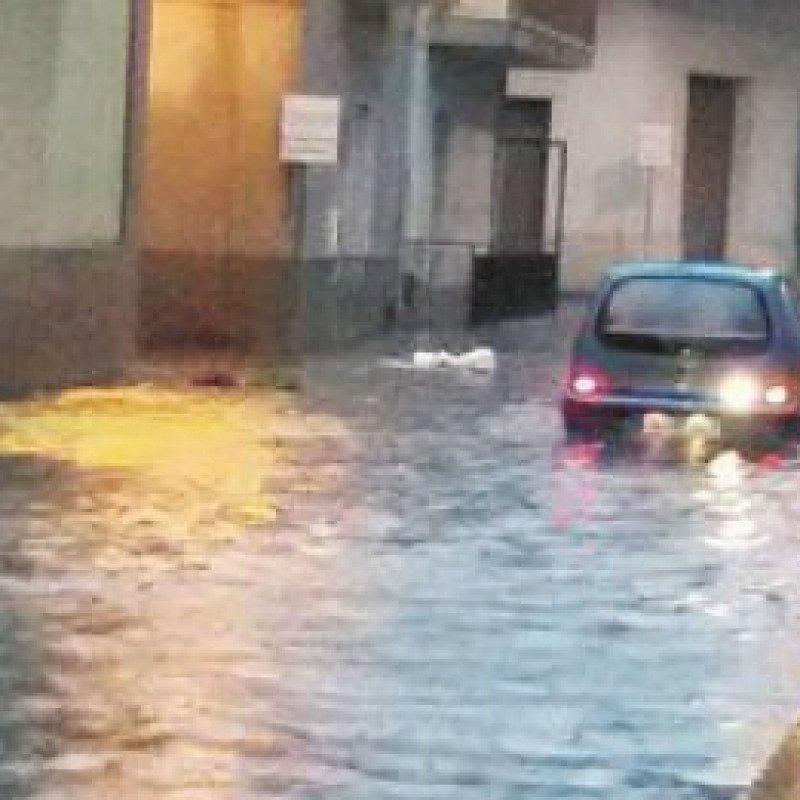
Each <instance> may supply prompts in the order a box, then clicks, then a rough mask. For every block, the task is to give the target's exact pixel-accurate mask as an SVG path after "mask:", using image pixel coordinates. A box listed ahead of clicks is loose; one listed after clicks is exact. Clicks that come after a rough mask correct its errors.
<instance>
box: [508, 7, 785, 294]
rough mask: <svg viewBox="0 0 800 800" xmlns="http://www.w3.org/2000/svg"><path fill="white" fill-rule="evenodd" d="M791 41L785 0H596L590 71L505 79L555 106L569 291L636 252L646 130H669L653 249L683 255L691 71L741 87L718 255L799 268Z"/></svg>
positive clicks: (641, 228) (515, 91)
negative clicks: (724, 232)
mask: <svg viewBox="0 0 800 800" xmlns="http://www.w3.org/2000/svg"><path fill="white" fill-rule="evenodd" d="M798 43H800V35H798V9H797V7H796V4H795V3H793V1H792V0H773V2H770V3H758V2H756V1H755V0H735V1H734V0H728V1H727V2H726V3H724V4H712V3H705V2H701V1H700V0H672V1H671V2H665V1H664V0H648V1H647V2H643V0H602V2H601V3H600V17H599V26H598V34H597V56H596V61H595V63H594V66H593V68H592V69H590V70H588V71H585V72H576V73H542V72H533V71H515V72H512V73H511V74H510V76H509V87H508V91H509V94H511V95H513V96H517V97H526V96H528V97H549V98H552V100H553V135H554V137H557V138H564V139H566V140H567V142H568V145H569V159H570V161H569V177H568V188H567V220H566V241H565V260H564V266H563V272H562V284H563V285H564V286H565V287H566V288H576V289H581V288H586V287H588V286H591V285H592V284H593V283H594V281H595V278H596V276H597V275H598V273H599V272H600V271H601V270H602V268H603V267H604V266H605V265H606V264H607V263H608V262H609V261H612V260H616V259H620V258H627V257H632V256H633V257H635V256H638V255H641V254H642V253H643V251H644V249H645V244H646V243H645V225H644V217H645V203H646V192H645V179H644V172H643V170H642V169H641V168H640V167H639V165H638V151H639V144H640V139H639V130H640V125H641V124H642V123H655V124H659V125H664V126H668V127H669V128H670V129H671V131H672V133H673V136H672V139H673V143H672V153H671V163H670V164H669V166H667V167H664V168H661V169H658V170H657V172H656V174H655V179H654V188H653V194H652V200H653V214H654V224H653V229H652V236H651V238H650V240H649V248H648V249H649V252H650V254H652V255H658V256H665V257H671V256H677V255H679V254H680V251H681V229H680V225H681V191H682V175H683V155H684V151H683V148H684V131H685V124H686V105H687V78H688V75H689V74H690V73H704V74H713V75H719V76H726V77H731V78H736V79H738V80H739V81H740V90H739V97H738V107H737V134H736V142H735V153H734V165H733V175H732V186H731V199H730V209H729V215H730V216H729V241H728V247H727V249H728V253H727V255H728V256H729V257H730V258H733V259H742V260H746V261H757V262H759V263H769V264H777V265H787V264H788V265H791V264H793V263H794V256H795V242H794V229H795V205H796V198H795V165H796V151H797V118H798V114H797V111H798V104H797V93H798V75H800V70H799V69H798V66H799V65H798V52H800V48H798V46H797V45H798Z"/></svg>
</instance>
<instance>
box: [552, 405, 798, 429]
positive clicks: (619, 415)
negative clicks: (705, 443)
mask: <svg viewBox="0 0 800 800" xmlns="http://www.w3.org/2000/svg"><path fill="white" fill-rule="evenodd" d="M561 413H562V418H563V421H564V426H565V428H566V429H567V431H568V432H574V433H586V434H597V435H603V434H606V433H613V432H615V431H619V430H620V429H623V430H625V431H631V430H632V431H639V430H641V429H642V427H643V422H644V419H645V417H646V416H647V415H648V414H662V415H665V416H666V417H669V418H671V419H675V420H687V419H689V418H690V417H705V418H708V419H710V420H714V421H715V422H717V423H718V427H719V430H720V431H721V436H722V437H724V438H730V439H740V438H742V437H747V438H750V439H754V438H756V439H757V438H760V437H773V436H776V435H777V436H780V437H791V436H796V435H797V434H798V430H799V429H800V418H798V416H797V412H796V410H795V409H793V408H792V409H774V410H773V409H769V410H765V411H762V410H759V411H757V412H754V413H750V414H730V413H728V412H726V410H725V409H724V408H723V407H722V406H721V404H720V403H718V402H714V401H713V400H698V399H694V398H681V397H660V398H650V397H611V398H600V399H594V400H591V401H582V400H576V399H575V398H571V397H565V398H564V399H563V400H562V403H561Z"/></svg>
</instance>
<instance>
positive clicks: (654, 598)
mask: <svg viewBox="0 0 800 800" xmlns="http://www.w3.org/2000/svg"><path fill="white" fill-rule="evenodd" d="M565 325H566V323H564V322H561V321H559V320H555V321H554V320H547V319H544V320H536V321H531V322H528V323H524V324H519V325H516V326H510V327H507V328H504V329H497V330H494V331H491V332H484V338H483V339H482V340H481V341H480V342H479V343H480V344H487V345H491V346H492V347H494V348H496V352H497V353H498V363H497V369H496V370H495V371H493V372H492V373H490V374H476V373H473V372H470V371H469V370H463V369H458V368H437V369H428V370H419V369H411V368H409V364H408V363H404V362H403V359H405V360H406V361H407V360H408V357H409V356H410V353H411V349H412V345H411V344H410V343H408V342H405V343H401V342H394V343H391V345H388V344H386V343H383V345H381V346H376V347H373V348H369V349H365V350H363V351H360V352H357V353H351V354H349V355H347V356H342V357H337V358H335V359H334V358H331V359H319V360H314V361H313V362H312V361H309V362H308V363H307V364H305V365H304V366H303V369H302V372H303V380H302V384H303V387H304V389H303V391H302V392H301V393H299V394H298V395H297V396H295V397H292V398H289V399H288V400H287V399H286V398H284V399H282V400H281V402H280V404H279V406H278V407H276V406H274V405H271V401H270V402H269V403H266V404H265V401H263V400H261V399H259V398H258V397H256V398H255V399H253V398H248V399H247V404H246V408H245V407H242V406H239V405H237V403H238V402H239V401H238V400H237V399H236V398H235V397H234V399H233V400H225V401H221V402H222V403H223V405H224V406H225V409H226V411H225V414H224V415H223V416H224V418H225V420H227V422H226V423H225V424H226V425H231V426H233V428H232V430H233V433H230V435H229V436H228V434H225V435H222V434H220V433H219V430H220V429H219V425H218V424H217V422H218V418H217V417H216V416H214V413H213V412H212V411H209V407H208V406H207V405H203V406H202V408H203V413H204V414H206V415H207V416H206V417H204V419H206V420H207V422H208V424H206V425H205V426H200V428H197V427H196V426H195V427H193V428H192V433H191V434H190V437H189V438H190V439H191V441H192V448H189V452H190V456H187V457H184V458H180V459H179V458H174V459H173V457H172V455H171V454H172V453H175V452H177V450H180V451H181V452H184V453H185V452H186V448H187V443H186V441H185V440H184V439H182V438H181V437H180V436H177V435H176V434H175V433H174V431H173V429H172V428H169V429H168V430H169V431H172V433H170V434H169V435H167V433H166V432H165V430H163V429H158V430H160V433H159V435H157V436H156V439H157V440H158V441H159V442H163V441H166V442H169V443H171V444H170V446H171V447H172V448H173V449H172V450H168V451H165V452H160V454H159V455H158V457H156V456H154V454H153V451H152V449H147V450H146V451H145V453H144V455H143V454H142V451H141V449H137V451H136V453H137V454H136V456H135V457H132V456H130V454H129V453H128V455H126V456H125V458H123V459H122V463H120V460H119V459H118V458H111V459H108V460H106V459H104V458H93V457H91V456H92V454H96V453H97V452H98V448H94V449H93V448H92V447H89V446H88V445H85V442H86V441H88V438H87V437H90V435H91V434H90V433H87V432H86V431H85V430H84V429H83V428H81V426H80V425H78V426H77V428H76V425H75V424H73V423H70V425H68V426H66V427H67V428H68V433H69V435H68V436H67V439H68V440H69V448H68V452H65V451H64V450H63V449H61V450H59V449H58V448H55V451H53V448H51V449H50V450H49V451H48V452H43V450H44V449H46V448H44V445H43V444H42V441H44V442H45V443H47V442H52V440H53V437H55V438H58V436H60V435H61V434H60V433H58V432H59V431H63V429H64V425H63V424H59V423H56V422H53V420H52V418H51V417H48V420H49V421H48V423H47V424H48V425H49V426H50V427H49V428H47V430H49V432H50V435H49V436H45V437H44V440H42V438H41V436H39V435H38V434H39V433H40V432H41V425H39V423H38V422H36V420H38V419H39V418H40V416H41V414H42V409H41V408H38V409H24V410H23V411H22V412H20V414H21V416H22V417H23V418H24V420H25V425H22V426H18V432H17V434H16V435H15V437H13V438H12V440H11V441H12V443H13V444H14V447H9V449H10V450H13V452H9V453H8V454H7V455H6V457H5V459H4V460H3V461H2V464H3V481H2V489H0V502H2V503H3V509H4V514H3V526H2V538H1V539H0V608H1V609H2V615H0V626H2V635H0V709H2V710H1V711H0V797H2V798H37V800H38V799H39V798H42V799H44V798H70V799H72V798H75V799H76V800H89V799H90V798H91V799H92V800H94V799H98V800H99V798H103V800H106V799H107V798H116V800H133V798H137V799H138V798H159V799H160V800H161V798H164V799H166V800H173V799H174V800H178V799H179V798H180V800H184V798H186V799H187V800H188V798H192V799H193V800H195V799H198V800H199V799H200V798H202V799H203V800H223V799H224V800H228V799H230V800H234V799H236V800H239V799H240V798H241V799H242V800H244V799H245V798H254V799H255V798H276V799H280V800H384V799H385V800H390V799H392V800H394V799H396V800H472V798H474V800H494V799H497V800H500V799H502V800H523V799H524V800H528V798H536V799H537V800H538V798H541V799H542V800H550V799H551V798H552V800H555V799H556V798H558V800H563V799H564V798H587V799H588V798H614V800H628V799H630V800H639V799H640V798H653V800H656V798H657V800H665V798H678V799H681V800H684V799H685V800H695V799H697V800H701V799H703V800H725V799H727V798H730V799H731V800H732V798H734V797H735V796H736V794H737V792H738V791H739V790H741V789H743V788H744V787H745V786H746V785H747V784H748V783H749V781H750V780H752V778H753V777H754V775H755V773H756V772H757V770H758V768H759V767H760V766H761V765H762V764H763V761H764V759H765V758H766V756H767V754H768V752H769V751H770V750H771V749H772V748H773V746H774V745H775V743H776V741H777V739H778V737H779V736H780V735H781V734H782V732H783V729H784V727H785V726H786V725H788V724H789V723H790V722H791V721H792V720H793V719H794V716H795V713H796V711H797V708H798V706H799V705H800V648H798V647H797V642H798V641H800V588H798V582H797V581H796V572H797V568H796V567H797V560H798V558H797V553H798V548H800V541H798V528H797V525H796V521H795V520H796V518H797V516H798V512H800V492H798V488H800V467H796V466H795V465H793V464H791V463H789V464H783V465H778V464H775V463H772V462H764V463H761V464H759V463H755V464H754V463H749V462H744V461H741V460H740V459H738V458H736V457H735V456H733V455H728V456H723V457H722V458H720V459H717V460H716V461H714V462H712V463H711V464H693V465H692V464H676V463H663V462H661V461H660V460H656V459H654V460H647V459H644V460H642V459H636V460H632V459H610V460H608V459H598V458H597V457H596V456H597V453H596V451H594V450H593V449H591V448H582V449H580V448H579V449H574V448H573V449H570V448H566V447H565V446H564V445H563V443H562V440H561V434H560V430H559V427H558V419H557V414H556V411H555V407H554V404H553V400H554V397H555V387H556V382H557V376H558V370H559V367H560V365H561V363H562V362H563V355H564V341H565ZM475 343H476V342H475V341H472V342H468V341H466V340H462V341H459V342H448V344H449V345H451V346H452V347H456V346H457V347H461V348H466V347H468V346H470V345H473V344H475ZM438 345H439V343H438V342H437V346H438ZM389 349H391V352H389ZM389 356H391V358H389ZM398 359H401V360H400V361H398ZM234 395H235V392H234ZM96 399H97V398H96V397H95V398H94V400H93V401H92V402H94V401H95V400H96ZM173 399H174V398H173ZM181 403H182V401H181V400H180V399H178V400H176V401H175V404H174V405H173V406H170V408H171V409H172V413H173V415H175V414H177V411H176V409H179V408H181V407H182V406H181ZM226 404H227V405H226ZM68 405H69V404H68ZM78 405H80V403H79V404H78ZM212 405H213V404H212ZM187 408H194V407H193V406H187ZM84 410H86V409H84ZM195 411H196V409H195ZM231 411H232V412H235V413H229V412H231ZM116 413H117V412H115V414H116ZM147 414H148V416H147V419H146V420H145V427H148V426H150V425H156V422H155V420H156V419H158V420H161V421H162V422H163V416H164V415H163V414H162V413H160V412H157V411H154V410H153V408H152V406H151V407H149V409H148V411H147ZM209 414H210V417H209V416H208V415H209ZM308 414H313V416H307V415H308ZM37 415H39V416H37ZM45 416H46V415H45ZM89 416H90V417H91V416H92V413H90V414H89ZM179 416H180V415H179ZM189 416H191V415H189ZM112 417H114V418H116V417H115V416H114V415H113V414H112ZM81 418H82V419H83V417H81ZM242 419H245V420H246V421H247V425H245V426H244V428H242V427H241V426H240V425H239V423H240V421H241V420H242ZM32 420H33V421H32ZM209 420H210V421H209ZM276 420H277V422H276ZM306 420H309V422H308V424H306ZM212 423H213V424H212ZM126 424H131V423H130V420H128V423H126ZM89 428H90V429H92V430H94V429H93V428H92V426H91V425H90V426H89ZM32 429H33V430H34V433H36V435H33V434H32V433H31V430H32ZM19 430H22V432H23V433H24V434H25V436H23V435H22V433H19ZM104 430H106V434H108V430H107V428H106V429H104ZM132 430H136V431H138V434H137V435H138V436H142V435H144V434H142V427H141V425H140V424H139V423H137V425H136V426H134V428H133V429H132ZM243 430H244V431H245V433H242V431H243ZM54 431H55V433H54ZM226 436H228V438H226ZM247 436H252V437H254V438H253V439H248V438H247ZM26 437H27V438H26ZM204 437H208V438H204ZM112 438H113V437H112ZM252 441H255V444H254V445H253V446H252V447H250V445H248V442H251V443H252ZM31 442H35V443H36V447H34V446H33V445H32V444H31ZM206 445H207V446H206ZM276 447H277V451H276V449H275V448H276ZM37 448H38V449H37ZM176 448H177V450H176ZM99 450H100V451H101V452H102V453H107V452H109V450H110V451H111V452H113V453H115V454H117V455H118V454H119V452H120V448H119V446H118V443H117V445H115V446H113V447H112V446H109V438H108V435H106V437H105V439H104V448H99ZM123 451H124V452H128V451H127V450H125V448H123ZM239 451H241V452H242V457H241V459H240V460H237V453H238V452H239ZM76 454H78V455H80V457H78V455H76ZM87 454H88V455H87ZM126 459H127V460H126ZM132 461H133V462H135V463H133V464H132ZM143 463H146V466H147V468H146V469H143V468H142V464H143ZM154 463H157V464H158V465H159V466H158V469H152V468H151V467H152V464H154ZM170 464H173V465H174V469H173V470H172V472H173V473H174V474H171V473H170V468H169V465H170ZM221 465H222V467H224V468H221ZM132 466H133V467H135V468H136V469H132ZM201 467H202V468H201ZM212 467H213V468H212ZM237 476H239V480H237ZM237 486H238V487H239V488H238V489H237V488H236V487H237ZM242 486H244V487H245V489H242V488H241V487H242Z"/></svg>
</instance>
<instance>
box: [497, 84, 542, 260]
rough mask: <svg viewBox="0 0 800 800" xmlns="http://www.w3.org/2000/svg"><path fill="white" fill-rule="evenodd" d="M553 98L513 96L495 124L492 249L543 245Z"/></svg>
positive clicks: (527, 249)
mask: <svg viewBox="0 0 800 800" xmlns="http://www.w3.org/2000/svg"><path fill="white" fill-rule="evenodd" d="M550 119H551V103H550V101H549V100H510V101H506V102H505V103H504V104H503V105H502V107H501V109H500V115H499V120H498V126H497V133H498V135H497V140H496V141H497V145H496V150H495V166H494V187H493V193H494V197H493V203H492V249H493V250H497V251H499V252H520V251H522V252H533V251H541V250H542V249H543V248H544V239H545V219H546V214H547V179H548V162H549V159H550V143H549V140H550Z"/></svg>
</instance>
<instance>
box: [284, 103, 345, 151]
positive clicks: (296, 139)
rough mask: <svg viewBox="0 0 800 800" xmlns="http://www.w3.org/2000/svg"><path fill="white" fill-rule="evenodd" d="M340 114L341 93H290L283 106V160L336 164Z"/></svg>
mask: <svg viewBox="0 0 800 800" xmlns="http://www.w3.org/2000/svg"><path fill="white" fill-rule="evenodd" d="M340 117H341V100H340V98H338V97H329V96H321V95H299V94H290V95H286V96H285V97H284V98H283V107H282V109H281V136H280V159H281V161H284V162H288V163H294V164H335V163H336V162H337V161H338V160H339V120H340Z"/></svg>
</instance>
